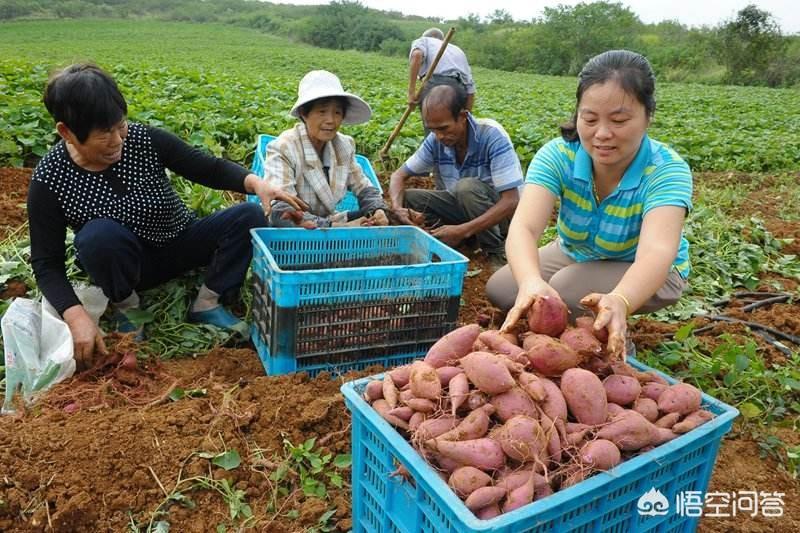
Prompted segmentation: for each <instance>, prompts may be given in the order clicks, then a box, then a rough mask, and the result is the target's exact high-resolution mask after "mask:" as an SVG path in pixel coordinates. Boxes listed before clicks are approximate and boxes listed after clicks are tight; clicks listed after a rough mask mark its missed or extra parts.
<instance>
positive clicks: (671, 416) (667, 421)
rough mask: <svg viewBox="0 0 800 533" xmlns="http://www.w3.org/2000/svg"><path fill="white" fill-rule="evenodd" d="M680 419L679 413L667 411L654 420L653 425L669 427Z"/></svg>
mask: <svg viewBox="0 0 800 533" xmlns="http://www.w3.org/2000/svg"><path fill="white" fill-rule="evenodd" d="M680 419H681V415H680V413H667V414H665V415H664V416H662V417H661V418H659V419H658V420H656V421H655V426H656V427H659V428H667V429H670V428H672V426H674V425H675V424H677V423H678V420H680Z"/></svg>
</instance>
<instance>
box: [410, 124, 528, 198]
mask: <svg viewBox="0 0 800 533" xmlns="http://www.w3.org/2000/svg"><path fill="white" fill-rule="evenodd" d="M467 121H468V129H467V135H468V136H469V142H468V145H467V154H466V155H465V156H464V162H463V163H462V164H461V165H460V166H459V165H458V163H457V162H456V150H455V148H452V147H449V146H446V145H444V144H442V143H440V142H439V141H438V140H436V135H434V134H433V133H430V134H428V136H427V137H426V138H425V141H423V143H422V146H420V147H419V148H418V149H417V151H416V153H414V155H412V156H411V157H410V158H409V159H408V161H406V163H405V165H403V168H404V169H405V171H406V172H408V173H409V174H411V175H412V176H420V175H423V174H427V173H429V172H430V171H432V170H434V169H437V170H438V172H439V177H440V178H441V180H442V183H443V184H444V187H445V189H447V190H448V191H452V190H453V188H454V187H455V185H456V182H458V180H460V179H461V178H478V179H479V180H481V181H482V182H484V183H487V184H489V185H491V186H493V187H494V189H495V190H496V191H497V192H498V193H500V192H503V191H507V190H509V189H514V188H517V187H521V186H522V185H523V180H522V165H520V163H519V158H518V157H517V153H516V152H515V151H514V145H513V144H512V143H511V138H510V137H509V136H508V133H506V130H504V129H503V126H501V125H500V124H498V123H497V122H495V121H494V120H491V119H486V118H481V119H476V118H474V117H473V116H472V115H471V114H469V113H468V114H467Z"/></svg>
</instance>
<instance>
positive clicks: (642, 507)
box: [636, 487, 669, 516]
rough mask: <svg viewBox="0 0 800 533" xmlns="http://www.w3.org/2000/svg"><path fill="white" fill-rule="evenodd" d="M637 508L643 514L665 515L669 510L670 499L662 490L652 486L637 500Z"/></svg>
mask: <svg viewBox="0 0 800 533" xmlns="http://www.w3.org/2000/svg"><path fill="white" fill-rule="evenodd" d="M636 509H637V510H638V511H639V514H640V515H642V516H664V515H665V514H667V512H669V501H668V500H667V498H666V496H664V495H663V494H661V491H660V490H658V489H656V488H655V487H651V488H650V490H648V491H647V492H645V493H644V494H642V496H641V498H639V500H638V501H637V502H636Z"/></svg>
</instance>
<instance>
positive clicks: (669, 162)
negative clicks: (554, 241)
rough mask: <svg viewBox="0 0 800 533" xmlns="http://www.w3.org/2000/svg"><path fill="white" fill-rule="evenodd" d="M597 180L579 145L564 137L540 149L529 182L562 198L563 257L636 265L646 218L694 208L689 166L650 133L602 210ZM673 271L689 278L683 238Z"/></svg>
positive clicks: (589, 159) (560, 231)
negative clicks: (662, 211) (662, 210)
mask: <svg viewBox="0 0 800 533" xmlns="http://www.w3.org/2000/svg"><path fill="white" fill-rule="evenodd" d="M592 181H593V176H592V159H591V157H590V156H589V154H587V153H586V152H585V151H584V149H583V148H582V147H581V143H580V141H573V142H568V141H565V140H564V139H563V138H561V137H559V138H557V139H553V140H552V141H550V142H548V143H547V144H545V145H544V146H542V148H541V149H539V151H538V152H537V153H536V155H535V156H534V158H533V161H531V164H530V166H529V167H528V173H527V176H526V178H525V182H526V183H534V184H537V185H541V186H542V187H544V188H546V189H547V190H548V191H550V192H551V193H553V194H554V195H555V196H556V197H558V198H560V199H561V207H560V209H559V213H558V226H557V230H558V236H559V238H560V239H561V247H562V250H564V253H566V254H567V255H568V256H569V257H571V258H572V259H574V260H575V261H578V262H583V261H598V260H604V259H608V260H613V261H631V262H632V261H633V260H634V257H635V256H636V248H637V245H638V243H639V233H640V232H641V228H642V219H643V218H644V216H645V215H646V214H647V213H648V212H649V211H650V210H651V209H654V208H656V207H661V206H666V205H672V206H679V207H684V208H686V210H687V211H689V210H691V208H692V173H691V170H690V169H689V166H688V165H687V164H686V162H685V161H683V159H681V157H680V156H679V155H678V154H677V153H676V152H675V151H674V150H673V149H671V148H669V147H668V146H667V145H665V144H663V143H660V142H658V141H654V140H652V139H650V138H649V137H648V136H647V135H645V136H644V139H643V140H642V144H641V146H640V147H639V151H638V152H637V154H636V157H635V158H634V159H633V161H632V162H631V164H630V166H629V167H628V169H627V170H626V171H625V174H624V175H623V176H622V181H620V183H619V185H618V186H617V188H616V190H614V192H612V193H611V194H610V195H609V196H607V197H606V198H604V199H603V201H602V202H600V205H599V206H598V205H597V202H596V201H595V198H594V194H593V192H592ZM673 267H674V268H675V269H676V270H677V271H678V273H679V274H680V275H681V277H683V278H684V279H686V278H687V277H688V276H689V272H690V265H689V243H688V241H687V240H686V237H684V236H683V235H681V243H680V247H679V248H678V254H677V256H676V257H675V261H674V262H673Z"/></svg>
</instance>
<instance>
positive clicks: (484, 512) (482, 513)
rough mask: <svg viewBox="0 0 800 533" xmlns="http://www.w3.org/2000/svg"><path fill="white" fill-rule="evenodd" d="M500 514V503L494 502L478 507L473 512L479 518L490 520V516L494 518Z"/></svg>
mask: <svg viewBox="0 0 800 533" xmlns="http://www.w3.org/2000/svg"><path fill="white" fill-rule="evenodd" d="M501 514H503V511H502V510H501V509H500V505H498V504H496V503H493V504H492V505H489V506H486V507H484V508H483V509H478V510H477V511H476V512H475V516H476V517H478V518H480V519H481V520H491V519H492V518H496V517H498V516H500V515H501Z"/></svg>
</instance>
